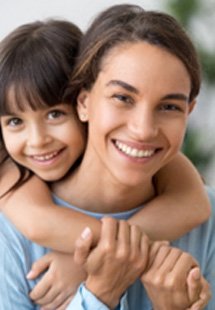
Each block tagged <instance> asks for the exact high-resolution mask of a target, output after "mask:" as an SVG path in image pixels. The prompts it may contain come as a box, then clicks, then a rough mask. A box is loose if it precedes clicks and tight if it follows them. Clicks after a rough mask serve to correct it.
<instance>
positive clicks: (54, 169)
mask: <svg viewBox="0 0 215 310" xmlns="http://www.w3.org/2000/svg"><path fill="white" fill-rule="evenodd" d="M1 126H2V133H3V137H4V139H5V141H6V142H5V145H6V148H7V150H8V152H10V154H11V157H13V159H14V160H15V161H17V162H18V163H19V164H20V165H23V166H25V167H27V168H28V169H30V170H31V171H33V172H34V173H35V174H37V175H39V176H40V177H41V178H42V179H44V180H48V181H54V180H57V179H59V178H61V177H63V176H64V175H65V174H66V172H67V171H68V170H69V169H70V168H71V166H72V165H73V164H74V162H75V161H76V160H77V159H78V157H79V156H80V155H81V153H82V152H83V149H84V137H83V131H82V129H81V126H80V125H79V122H78V120H77V118H76V116H75V113H74V111H73V109H72V107H71V106H70V105H68V104H63V103H61V104H59V105H56V106H53V107H48V108H44V109H39V110H37V111H33V110H31V109H28V110H25V111H23V112H19V113H16V115H6V116H2V117H1Z"/></svg>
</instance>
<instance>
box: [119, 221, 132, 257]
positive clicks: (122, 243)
mask: <svg viewBox="0 0 215 310" xmlns="http://www.w3.org/2000/svg"><path fill="white" fill-rule="evenodd" d="M117 254H118V257H128V255H129V254H130V226H129V224H128V223H127V222H126V221H123V220H121V221H119V223H118V235H117Z"/></svg>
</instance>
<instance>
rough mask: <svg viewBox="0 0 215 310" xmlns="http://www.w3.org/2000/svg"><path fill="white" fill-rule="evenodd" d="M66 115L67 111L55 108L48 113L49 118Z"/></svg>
mask: <svg viewBox="0 0 215 310" xmlns="http://www.w3.org/2000/svg"><path fill="white" fill-rule="evenodd" d="M64 115H65V112H63V111H60V110H53V111H50V112H49V113H48V118H49V119H56V118H60V117H62V116H64Z"/></svg>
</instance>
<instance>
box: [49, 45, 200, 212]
mask: <svg viewBox="0 0 215 310" xmlns="http://www.w3.org/2000/svg"><path fill="white" fill-rule="evenodd" d="M166 61H168V62H169V63H170V66H168V70H167V68H165V65H164V63H166ZM127 63H129V66H128V65H127V66H126V64H127ZM125 77H127V78H126V79H125ZM146 77H147V78H146ZM173 77H174V78H173ZM113 81H119V82H117V85H116V83H115V82H113ZM154 81H156V83H155V82H154ZM113 84H114V85H113ZM119 84H120V85H119ZM124 85H126V86H124ZM155 87H156V88H155ZM128 88H129V89H131V88H132V91H129V90H128ZM133 89H134V90H135V91H133ZM189 92H190V78H189V75H188V73H187V71H186V69H185V67H184V66H183V65H182V63H181V62H180V61H179V60H178V59H177V58H176V57H174V56H172V55H171V54H169V53H167V52H166V51H165V50H163V49H158V48H156V47H155V46H151V45H149V44H147V43H136V44H134V45H132V44H127V45H123V47H121V46H120V47H116V48H114V49H113V50H112V51H111V52H109V54H108V56H107V57H106V58H105V61H103V66H102V70H101V72H100V73H99V75H98V78H97V80H96V82H95V84H94V85H93V87H92V89H91V91H86V90H83V91H82V92H81V94H80V96H79V99H78V110H79V115H80V114H83V113H85V114H86V115H88V122H89V135H88V143H87V148H86V152H85V155H84V158H83V160H82V163H81V165H80V167H79V168H78V169H77V170H76V172H75V173H74V174H73V175H72V176H71V178H70V177H68V178H67V180H65V182H64V181H63V182H62V183H61V182H59V183H55V185H54V186H53V188H54V191H55V192H56V193H57V194H58V195H59V196H60V197H64V198H65V200H68V201H69V202H71V203H73V204H75V205H77V206H78V207H80V208H83V209H85V210H88V209H90V210H91V211H95V212H99V211H101V205H102V212H104V213H106V212H113V211H114V212H118V211H125V210H129V209H132V208H134V207H135V206H138V205H140V204H142V203H143V202H145V201H147V200H149V199H151V198H152V197H153V196H154V194H155V193H154V187H153V183H152V178H153V176H154V175H155V173H156V172H157V171H158V170H160V169H161V168H162V167H163V166H164V165H165V164H167V163H168V162H169V161H170V160H171V159H173V157H174V156H175V155H176V154H177V152H178V151H179V149H180V147H181V143H182V141H183V138H184V133H185V129H186V123H187V118H188V114H189V113H190V111H191V110H192V108H193V106H194V104H195V102H192V103H189V104H188V98H189ZM137 93H138V94H137ZM117 144H118V145H119V144H123V145H125V146H126V147H131V148H132V149H138V150H143V151H147V152H148V153H151V154H150V155H149V156H146V157H143V158H141V159H140V158H136V157H133V156H129V155H126V154H125V152H123V151H122V150H120V149H119V148H120V147H119V146H117ZM92 162H93V165H92ZM84 171H88V173H87V175H86V174H84ZM83 175H85V177H84V178H83ZM128 175H129V178H128ZM89 180H91V182H90V183H89ZM86 184H88V186H86ZM106 184H108V186H107V185H106ZM105 185H106V186H105ZM116 185H117V186H116ZM64 186H65V187H64ZM101 187H102V188H103V192H102V194H101V193H100V192H99V188H101ZM64 188H65V190H64ZM69 188H70V195H67V194H66V193H67V192H68V193H69ZM77 188H79V190H81V192H82V197H78V195H77V192H76V190H77ZM71 190H72V192H71ZM75 193H76V194H75ZM69 196H70V197H69ZM76 197H77V198H76Z"/></svg>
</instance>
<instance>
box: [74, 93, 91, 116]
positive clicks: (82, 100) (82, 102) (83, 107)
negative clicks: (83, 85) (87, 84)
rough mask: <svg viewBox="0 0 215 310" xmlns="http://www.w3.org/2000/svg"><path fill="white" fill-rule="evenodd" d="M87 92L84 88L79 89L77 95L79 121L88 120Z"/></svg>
mask: <svg viewBox="0 0 215 310" xmlns="http://www.w3.org/2000/svg"><path fill="white" fill-rule="evenodd" d="M88 96H89V93H88V91H86V90H81V92H80V93H79V95H78V97H77V112H78V117H79V119H80V121H81V122H87V121H88V101H89V100H88V99H89V97H88Z"/></svg>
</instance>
